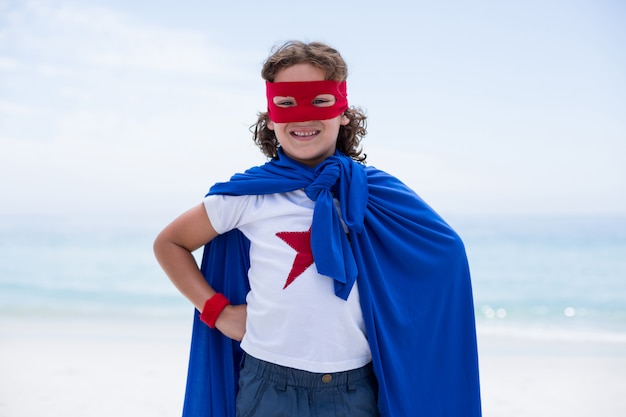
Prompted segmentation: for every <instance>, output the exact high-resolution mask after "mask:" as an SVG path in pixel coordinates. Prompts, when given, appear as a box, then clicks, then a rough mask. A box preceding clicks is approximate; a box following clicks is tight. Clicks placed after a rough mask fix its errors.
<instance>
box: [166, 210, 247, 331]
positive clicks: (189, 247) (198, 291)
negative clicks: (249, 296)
mask: <svg viewBox="0 0 626 417" xmlns="http://www.w3.org/2000/svg"><path fill="white" fill-rule="evenodd" d="M216 236H217V232H216V231H215V229H214V228H213V225H211V221H210V220H209V217H208V216H207V214H206V210H205V209H204V205H203V204H199V205H197V206H195V207H193V208H192V209H190V210H189V211H187V212H185V213H183V214H182V215H181V216H180V217H178V218H177V219H175V220H174V221H173V222H172V223H170V224H169V225H167V226H166V227H165V229H163V230H162V231H161V233H159V235H158V236H157V238H156V240H155V241H154V254H155V256H156V258H157V261H158V262H159V264H160V265H161V268H163V271H165V274H166V275H167V276H168V277H169V279H170V280H171V281H172V283H173V284H174V285H175V286H176V288H177V289H178V290H179V291H180V292H181V293H182V294H183V295H184V296H185V297H187V299H189V301H191V303H192V304H193V305H194V306H195V307H196V309H198V311H202V308H203V307H204V302H205V301H206V300H207V299H209V298H211V297H212V296H213V295H215V290H213V288H211V286H210V285H209V284H208V283H207V282H206V280H205V279H204V277H203V276H202V272H200V269H199V268H198V265H197V263H196V260H195V258H194V257H193V255H192V252H193V251H195V250H196V249H198V248H200V247H202V246H203V245H205V244H206V243H208V242H210V241H211V240H212V239H213V238H214V237H216ZM245 321H246V306H245V305H239V306H232V305H229V306H227V307H226V308H225V309H224V311H223V312H222V313H221V314H220V315H219V317H218V319H217V322H216V323H215V326H216V327H217V329H219V330H220V331H221V332H222V333H223V334H224V335H225V336H227V337H230V338H231V339H235V340H241V338H242V337H243V334H244V332H245Z"/></svg>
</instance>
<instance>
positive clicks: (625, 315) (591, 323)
mask: <svg viewBox="0 0 626 417" xmlns="http://www.w3.org/2000/svg"><path fill="white" fill-rule="evenodd" d="M448 221H449V222H450V224H451V225H452V226H453V227H454V228H455V229H456V230H457V231H458V232H459V234H460V235H461V237H462V238H463V240H464V242H465V246H466V249H467V253H468V257H469V261H470V267H471V270H472V280H473V290H474V299H475V306H476V320H477V324H478V327H479V330H481V331H485V332H492V333H506V334H510V335H518V336H522V337H535V338H538V337H539V338H560V339H568V338H569V339H577V340H584V339H589V340H606V341H611V340H614V341H620V342H623V341H626V217H619V216H596V217H593V216H544V217H538V216H525V217H524V216H516V217H505V216H500V217H495V218H486V217H485V218H474V217H465V218H454V219H452V220H450V219H448ZM161 226H163V225H162V224H159V225H158V227H157V226H155V225H154V224H150V223H148V222H146V224H144V225H142V224H140V222H139V223H134V224H133V225H132V226H131V227H129V226H125V227H111V226H97V225H88V226H85V225H84V224H83V225H82V226H79V225H76V224H74V225H72V223H71V222H69V223H63V222H43V223H42V222H34V221H28V222H20V221H15V219H9V220H6V219H5V220H4V221H2V222H0V317H3V318H12V317H13V318H32V319H43V318H46V319H54V318H58V319H70V318H101V319H114V320H116V319H120V320H125V319H131V318H137V319H143V318H146V319H154V318H156V319H158V320H171V321H180V322H181V323H188V322H189V320H190V318H191V315H192V312H193V308H192V307H191V305H190V304H189V303H188V302H187V301H186V300H185V299H184V298H183V297H182V296H181V295H180V294H179V293H178V292H177V290H176V289H175V288H174V287H173V285H172V284H171V283H170V282H169V280H168V279H167V278H166V277H165V275H164V274H163V272H162V271H161V270H160V268H159V266H158V265H157V263H156V261H155V259H154V257H153V255H152V241H153V239H154V237H155V235H156V233H158V230H159V228H160V227H161ZM196 255H197V257H199V256H200V254H199V253H196ZM0 331H1V328H0Z"/></svg>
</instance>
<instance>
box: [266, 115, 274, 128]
mask: <svg viewBox="0 0 626 417" xmlns="http://www.w3.org/2000/svg"><path fill="white" fill-rule="evenodd" d="M265 126H267V128H268V129H269V130H274V122H272V120H271V119H270V118H269V117H268V118H267V122H266V123H265Z"/></svg>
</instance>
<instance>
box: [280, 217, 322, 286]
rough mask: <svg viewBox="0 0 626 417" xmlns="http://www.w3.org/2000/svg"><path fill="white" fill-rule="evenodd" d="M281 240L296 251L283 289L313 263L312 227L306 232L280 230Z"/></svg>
mask: <svg viewBox="0 0 626 417" xmlns="http://www.w3.org/2000/svg"><path fill="white" fill-rule="evenodd" d="M276 236H278V237H279V238H280V239H281V240H283V241H284V242H285V243H286V244H288V245H289V246H291V248H292V249H294V250H295V251H296V258H295V259H294V260H293V266H292V267H291V271H289V276H288V277H287V281H286V282H285V286H284V287H283V290H284V289H285V288H287V287H288V286H289V284H291V283H292V282H293V281H294V280H295V279H296V278H298V277H299V276H300V274H302V273H303V272H304V271H305V270H306V269H307V268H308V267H310V266H311V265H313V251H312V250H311V228H309V230H307V231H306V232H278V233H276Z"/></svg>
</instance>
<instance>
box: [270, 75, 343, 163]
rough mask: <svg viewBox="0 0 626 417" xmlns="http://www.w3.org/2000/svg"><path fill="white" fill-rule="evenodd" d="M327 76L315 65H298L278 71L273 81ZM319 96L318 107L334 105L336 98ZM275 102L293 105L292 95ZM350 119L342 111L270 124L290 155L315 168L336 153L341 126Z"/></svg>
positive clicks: (284, 149)
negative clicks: (319, 118)
mask: <svg viewBox="0 0 626 417" xmlns="http://www.w3.org/2000/svg"><path fill="white" fill-rule="evenodd" d="M325 75H326V74H325V73H324V71H323V70H322V69H320V68H318V67H316V66H314V65H311V64H296V65H293V66H291V67H288V68H284V69H282V70H280V71H278V73H276V77H275V79H274V82H277V83H279V82H281V83H282V82H294V81H323V80H324V78H325ZM318 99H319V106H327V105H333V104H334V100H335V97H333V96H332V95H329V94H322V95H320V96H319V97H318ZM283 103H284V104H283ZM329 103H330V104H329ZM274 104H276V105H278V106H282V105H285V106H289V105H293V97H291V98H290V97H278V96H277V97H274ZM349 122H350V120H349V119H348V118H347V117H346V116H345V115H343V114H342V115H339V116H336V117H334V118H332V119H326V120H310V121H306V122H289V123H276V122H272V121H271V120H270V121H268V123H267V127H268V128H269V129H271V130H273V131H274V133H275V134H276V139H278V143H280V146H281V147H282V148H283V151H284V152H285V153H286V154H287V156H289V157H290V158H292V159H295V160H296V161H298V162H300V163H302V164H305V165H308V166H310V167H314V166H316V165H317V164H319V163H320V162H322V161H323V160H324V159H326V158H328V157H329V156H331V155H333V154H334V153H335V148H336V146H337V136H338V135H339V128H340V126H342V125H344V126H345V125H347V124H348V123H349Z"/></svg>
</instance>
